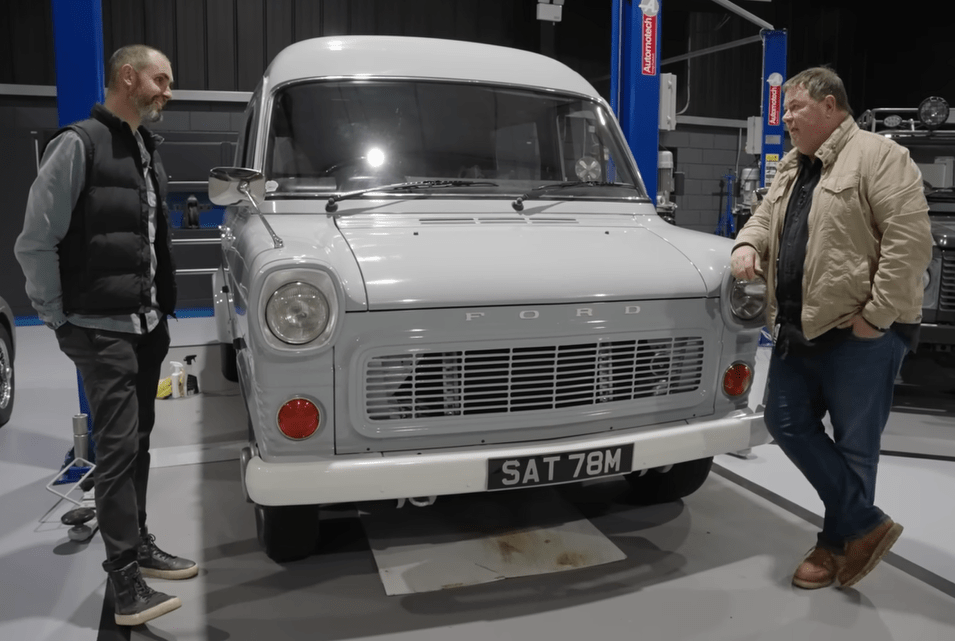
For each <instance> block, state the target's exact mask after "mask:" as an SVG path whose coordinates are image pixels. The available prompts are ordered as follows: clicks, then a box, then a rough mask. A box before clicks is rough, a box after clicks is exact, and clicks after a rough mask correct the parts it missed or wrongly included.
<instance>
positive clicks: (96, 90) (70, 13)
mask: <svg viewBox="0 0 955 641" xmlns="http://www.w3.org/2000/svg"><path fill="white" fill-rule="evenodd" d="M52 8H53V48H54V53H55V57H56V108H57V119H58V122H59V126H60V127H65V126H66V125H69V124H71V123H74V122H77V121H79V120H85V119H86V118H88V117H89V114H90V110H91V109H92V108H93V105H94V104H96V103H98V102H103V99H104V97H105V96H104V87H105V86H106V82H105V78H104V73H103V58H104V56H103V9H102V5H101V2H100V0H52ZM76 383H77V390H78V393H79V401H80V414H85V415H86V417H87V439H88V444H89V445H88V454H87V457H86V459H88V460H82V462H88V463H90V464H92V463H95V461H96V456H95V453H94V444H93V438H92V430H93V419H92V414H91V413H90V408H89V403H88V401H87V400H86V394H85V392H84V391H83V378H82V377H81V376H80V373H79V371H78V370H77V372H76ZM74 449H75V448H74ZM76 454H77V453H76V452H75V451H74V450H71V451H70V452H69V453H67V455H66V458H65V460H64V462H63V467H64V468H66V467H67V466H70V464H71V463H73V462H74V459H75V456H76ZM76 462H77V463H81V461H80V460H77V461H76ZM89 471H90V467H89V466H88V465H81V464H78V465H72V466H70V467H69V468H68V469H67V470H66V472H65V473H64V474H62V475H61V478H60V479H58V481H57V483H75V482H77V481H79V480H80V478H82V477H84V476H86V475H87V474H88V472H89Z"/></svg>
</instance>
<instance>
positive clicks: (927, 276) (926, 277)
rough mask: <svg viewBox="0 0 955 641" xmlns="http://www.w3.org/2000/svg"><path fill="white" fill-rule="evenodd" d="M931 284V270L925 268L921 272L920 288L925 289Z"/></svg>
mask: <svg viewBox="0 0 955 641" xmlns="http://www.w3.org/2000/svg"><path fill="white" fill-rule="evenodd" d="M931 284H932V270H930V269H926V270H925V273H924V274H922V289H927V288H928V286H929V285H931Z"/></svg>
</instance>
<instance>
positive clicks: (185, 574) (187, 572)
mask: <svg viewBox="0 0 955 641" xmlns="http://www.w3.org/2000/svg"><path fill="white" fill-rule="evenodd" d="M139 572H140V574H142V575H143V576H144V577H149V578H151V579H169V580H172V581H178V580H180V579H191V578H192V577H194V576H196V575H197V574H199V565H198V564H196V565H193V566H192V567H188V568H185V569H183V570H156V569H153V568H147V567H145V566H142V565H140V566H139Z"/></svg>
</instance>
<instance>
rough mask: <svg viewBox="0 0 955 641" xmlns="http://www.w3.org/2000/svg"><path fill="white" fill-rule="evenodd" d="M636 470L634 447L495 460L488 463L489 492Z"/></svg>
mask: <svg viewBox="0 0 955 641" xmlns="http://www.w3.org/2000/svg"><path fill="white" fill-rule="evenodd" d="M632 468H633V443H629V444H627V445H618V446H615V447H602V448H599V449H594V450H584V451H581V452H562V453H560V454H538V455H536V456H520V457H514V458H494V459H490V460H489V461H488V462H487V489H489V490H506V489H509V488H513V487H528V486H536V485H553V484H555V483H568V482H570V481H585V480H587V479H595V478H600V477H601V476H616V475H618V474H627V473H629V472H631V471H632Z"/></svg>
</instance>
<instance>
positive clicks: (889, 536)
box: [839, 519, 902, 588]
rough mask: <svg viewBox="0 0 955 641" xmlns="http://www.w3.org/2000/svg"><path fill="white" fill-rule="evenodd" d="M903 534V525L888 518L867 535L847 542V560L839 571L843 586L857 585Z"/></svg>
mask: <svg viewBox="0 0 955 641" xmlns="http://www.w3.org/2000/svg"><path fill="white" fill-rule="evenodd" d="M901 534H902V526H901V525H899V524H898V523H896V522H895V521H893V520H892V519H886V520H885V521H884V522H883V523H882V524H881V525H879V526H878V527H877V528H875V529H874V530H872V531H871V532H869V533H868V534H866V535H865V536H863V537H860V538H858V539H854V540H852V541H849V542H848V543H846V562H845V565H844V566H843V567H842V569H841V570H840V571H839V583H841V584H842V587H844V588H848V587H849V586H852V585H855V584H856V583H858V582H859V581H860V580H862V578H863V577H865V575H867V574H868V573H869V572H871V571H872V569H873V568H874V567H875V566H876V565H878V564H879V561H881V560H882V557H883V556H885V553H886V552H888V551H889V548H891V547H892V545H893V544H894V543H895V542H896V541H898V540H899V535H901Z"/></svg>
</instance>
